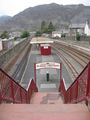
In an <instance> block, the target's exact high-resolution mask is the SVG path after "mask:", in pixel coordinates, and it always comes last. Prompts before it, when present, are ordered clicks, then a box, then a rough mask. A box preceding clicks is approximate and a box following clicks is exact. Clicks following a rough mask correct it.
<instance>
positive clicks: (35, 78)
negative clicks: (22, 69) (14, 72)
mask: <svg viewBox="0 0 90 120" xmlns="http://www.w3.org/2000/svg"><path fill="white" fill-rule="evenodd" d="M34 78H35V84H36V63H34Z"/></svg>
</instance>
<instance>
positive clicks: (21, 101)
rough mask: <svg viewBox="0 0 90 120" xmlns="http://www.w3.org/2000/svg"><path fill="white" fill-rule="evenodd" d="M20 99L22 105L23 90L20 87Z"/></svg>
mask: <svg viewBox="0 0 90 120" xmlns="http://www.w3.org/2000/svg"><path fill="white" fill-rule="evenodd" d="M20 99H21V103H22V89H21V87H20Z"/></svg>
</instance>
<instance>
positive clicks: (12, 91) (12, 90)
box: [11, 80, 15, 102]
mask: <svg viewBox="0 0 90 120" xmlns="http://www.w3.org/2000/svg"><path fill="white" fill-rule="evenodd" d="M11 93H12V98H13V102H15V101H14V89H13V80H11Z"/></svg>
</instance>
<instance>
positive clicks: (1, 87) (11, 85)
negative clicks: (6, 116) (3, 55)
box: [0, 69, 38, 103]
mask: <svg viewBox="0 0 90 120" xmlns="http://www.w3.org/2000/svg"><path fill="white" fill-rule="evenodd" d="M34 91H35V92H38V89H37V87H36V85H35V83H34V81H33V79H31V80H30V82H29V85H28V87H27V90H25V89H24V88H23V87H22V86H20V85H19V84H18V83H17V82H15V81H14V80H13V79H12V78H11V77H10V76H9V75H7V74H6V73H5V72H4V71H3V70H2V69H0V103H1V102H2V101H7V102H13V103H30V99H31V96H32V93H33V92H34Z"/></svg>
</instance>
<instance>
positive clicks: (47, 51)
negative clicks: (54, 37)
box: [41, 44, 51, 55]
mask: <svg viewBox="0 0 90 120" xmlns="http://www.w3.org/2000/svg"><path fill="white" fill-rule="evenodd" d="M41 55H51V46H50V45H49V44H41Z"/></svg>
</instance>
